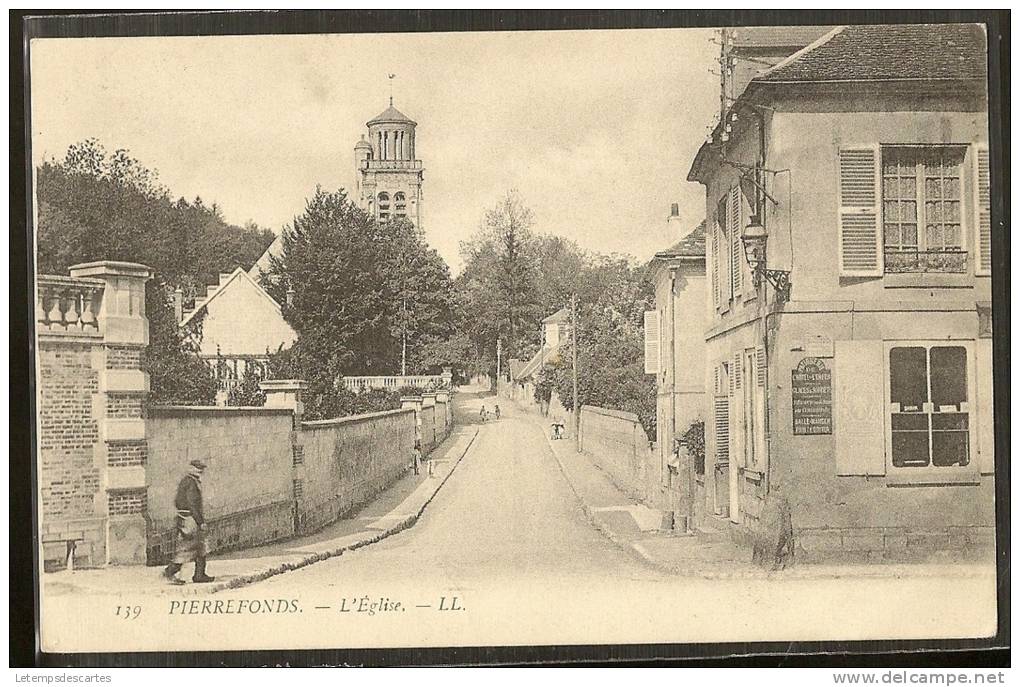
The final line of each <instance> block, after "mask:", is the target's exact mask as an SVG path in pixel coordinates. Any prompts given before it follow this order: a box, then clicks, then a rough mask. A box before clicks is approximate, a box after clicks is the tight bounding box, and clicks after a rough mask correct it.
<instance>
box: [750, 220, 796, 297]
mask: <svg viewBox="0 0 1020 687" xmlns="http://www.w3.org/2000/svg"><path fill="white" fill-rule="evenodd" d="M768 240H769V235H768V232H767V231H765V226H764V225H763V224H762V222H761V220H760V219H759V218H758V216H756V215H752V216H751V219H750V221H749V222H748V223H747V226H746V227H744V233H743V234H741V235H740V241H741V243H743V244H744V256H745V257H746V258H747V264H748V265H749V266H750V268H751V275H752V278H753V279H754V285H755V286H758V285H759V284H760V283H761V280H762V277H764V278H765V281H767V282H768V283H769V284H772V288H774V289H775V290H776V293H779V294H781V295H782V296H783V297H784V298H785V297H788V296H789V291H790V272H789V271H788V270H770V269H768V265H767V262H766V255H767V252H766V249H767V247H768Z"/></svg>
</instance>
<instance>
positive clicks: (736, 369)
mask: <svg viewBox="0 0 1020 687" xmlns="http://www.w3.org/2000/svg"><path fill="white" fill-rule="evenodd" d="M741 357H742V356H741V353H740V352H737V353H735V354H734V355H733V374H732V375H730V376H731V378H732V379H733V388H734V393H733V397H732V398H731V399H730V428H731V429H730V460H731V461H732V462H733V464H734V465H737V466H739V467H746V466H745V465H744V432H745V431H746V429H745V427H744V400H743V396H742V395H741V394H738V393H736V391H738V390H740V384H741V382H742V381H743V380H742V379H741V377H742V376H743V375H742V374H741V370H740V368H741Z"/></svg>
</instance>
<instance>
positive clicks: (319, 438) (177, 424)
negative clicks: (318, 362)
mask: <svg viewBox="0 0 1020 687" xmlns="http://www.w3.org/2000/svg"><path fill="white" fill-rule="evenodd" d="M148 278H149V270H148V268H146V267H144V266H142V265H134V264H132V263H119V262H97V263H88V264H83V265H76V266H75V267H73V268H72V270H71V276H70V277H62V276H60V277H58V276H40V277H39V278H38V291H37V298H36V309H35V314H36V335H37V341H36V351H37V365H38V368H37V377H36V391H37V394H38V396H37V401H38V413H37V427H36V435H35V436H36V438H37V446H38V463H37V468H38V475H39V480H38V494H37V495H38V502H39V504H40V507H39V516H40V531H39V535H40V542H41V547H40V548H41V554H42V555H41V558H42V566H43V569H44V570H48V571H49V570H57V569H61V568H63V567H65V566H67V565H73V566H76V567H83V566H103V565H107V564H137V563H146V562H148V563H149V564H160V563H164V562H166V560H167V559H169V558H170V556H171V555H172V553H173V550H174V546H175V538H176V521H175V520H176V509H175V507H174V497H175V495H176V489H177V484H178V483H179V481H180V479H181V477H183V475H184V474H185V473H186V472H187V469H188V464H189V463H190V462H191V461H192V460H194V459H196V458H201V459H202V460H204V461H205V462H206V463H207V464H208V469H207V470H206V472H205V474H204V476H203V480H202V481H203V491H204V499H205V509H206V521H207V524H208V533H207V541H208V544H209V548H210V550H211V551H212V552H216V551H223V550H228V549H235V548H242V547H246V546H253V545H257V544H262V543H267V542H271V541H276V540H280V539H285V538H287V537H290V536H293V535H294V534H295V532H309V531H313V530H316V529H319V528H321V527H323V526H325V525H327V524H329V523H331V522H333V521H334V520H335V519H336V518H337V517H339V516H341V515H343V514H345V513H348V512H350V511H351V510H352V509H353V508H356V507H358V506H360V505H362V504H364V503H365V502H367V501H368V500H369V499H371V498H372V497H374V496H375V495H376V494H378V493H379V492H380V491H382V490H383V489H385V488H386V487H388V486H389V485H390V484H391V483H392V482H393V481H394V480H396V479H397V478H399V477H400V476H401V475H402V474H404V472H405V470H406V469H407V468H408V466H409V465H410V463H411V458H412V450H413V447H414V442H415V440H416V439H421V440H422V444H423V449H424V450H425V451H426V452H428V451H430V450H432V449H433V448H434V447H435V446H436V445H438V444H439V443H440V442H441V441H442V440H443V439H444V438H445V437H446V435H447V434H448V433H449V431H450V427H451V425H452V420H453V418H452V414H451V412H450V405H449V392H448V390H440V391H438V392H436V393H428V394H425V395H424V396H421V397H409V398H407V399H403V400H402V404H403V405H404V406H405V407H403V408H401V409H400V410H394V411H388V412H383V413H374V414H370V415H362V416H356V417H350V418H341V419H337V420H328V421H323V422H308V423H305V422H302V415H303V412H304V407H303V403H302V401H301V394H302V392H303V390H304V389H306V388H307V384H306V383H305V382H302V381H297V380H267V381H266V382H263V384H262V388H263V391H265V393H266V406H265V407H263V408H224V407H152V408H150V407H148V404H147V402H146V398H147V395H148V392H149V379H148V375H147V374H146V372H145V371H144V364H145V347H146V345H147V344H148V321H147V320H146V318H145V281H146V280H147V279H148Z"/></svg>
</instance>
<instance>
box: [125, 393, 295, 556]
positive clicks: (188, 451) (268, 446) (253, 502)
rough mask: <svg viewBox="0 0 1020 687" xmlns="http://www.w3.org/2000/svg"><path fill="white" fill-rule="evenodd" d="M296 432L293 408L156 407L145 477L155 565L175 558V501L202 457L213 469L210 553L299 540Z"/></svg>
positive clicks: (207, 485)
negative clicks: (193, 464) (294, 456)
mask: <svg viewBox="0 0 1020 687" xmlns="http://www.w3.org/2000/svg"><path fill="white" fill-rule="evenodd" d="M292 428H293V418H292V413H291V411H289V410H287V409H272V408H221V407H187V406H172V407H158V406H156V407H152V408H150V409H149V418H148V421H147V423H146V438H147V440H148V445H149V461H148V464H147V466H146V471H145V472H146V484H147V485H148V537H147V539H148V547H147V548H148V552H147V559H148V560H149V562H150V563H158V562H162V561H163V560H165V559H166V558H167V557H168V556H169V555H171V553H172V551H173V536H174V527H175V517H176V516H175V514H176V509H175V508H174V496H175V495H176V493H177V484H178V482H180V479H181V477H183V476H184V474H185V473H186V472H187V469H188V464H189V463H190V462H191V461H192V460H194V459H196V458H200V459H202V460H204V461H205V462H206V463H207V464H208V466H209V467H208V468H207V469H206V471H205V474H204V475H203V476H202V487H203V498H204V501H205V511H206V512H205V516H206V520H207V521H208V523H209V532H208V535H207V539H208V543H209V547H210V550H211V551H217V550H225V549H228V548H238V547H243V546H252V545H255V544H261V543H265V542H268V541H274V540H276V539H281V538H283V537H285V536H288V535H291V534H293V533H294V522H293V520H294V516H293V475H292V472H293V467H292V462H293V460H292V443H291V442H292V437H291V432H292ZM240 514H246V515H245V517H239V515H240ZM269 514H272V515H269Z"/></svg>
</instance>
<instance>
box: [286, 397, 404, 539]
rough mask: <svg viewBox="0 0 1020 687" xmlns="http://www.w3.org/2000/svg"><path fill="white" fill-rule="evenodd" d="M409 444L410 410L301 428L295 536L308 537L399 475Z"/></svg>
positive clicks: (342, 419)
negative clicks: (299, 481)
mask: <svg viewBox="0 0 1020 687" xmlns="http://www.w3.org/2000/svg"><path fill="white" fill-rule="evenodd" d="M414 439H415V412H414V410H413V409H401V410H390V411H385V412H381V413H369V414H366V415H356V416H353V417H345V418H339V419H336V420H319V421H314V422H303V423H301V446H302V461H303V463H302V470H301V474H302V477H301V478H300V479H301V494H300V496H299V497H298V498H297V530H298V531H299V532H313V531H315V530H317V529H320V528H322V527H324V526H325V525H327V524H329V523H331V522H333V521H334V520H336V519H337V518H338V517H340V516H341V515H343V514H345V513H347V512H349V511H350V510H351V509H352V508H355V507H357V506H359V505H361V504H363V503H365V502H367V501H368V500H370V499H371V498H372V497H373V496H375V495H376V494H378V493H379V492H380V491H382V490H383V489H385V488H386V487H388V486H389V485H390V484H392V483H393V482H394V481H395V480H396V479H398V478H399V477H400V476H401V475H403V474H404V473H405V471H406V470H407V467H408V465H410V463H411V456H412V451H413V449H414Z"/></svg>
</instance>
